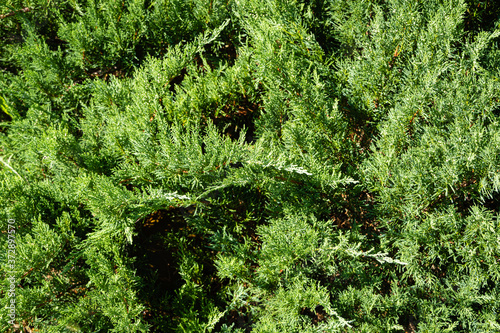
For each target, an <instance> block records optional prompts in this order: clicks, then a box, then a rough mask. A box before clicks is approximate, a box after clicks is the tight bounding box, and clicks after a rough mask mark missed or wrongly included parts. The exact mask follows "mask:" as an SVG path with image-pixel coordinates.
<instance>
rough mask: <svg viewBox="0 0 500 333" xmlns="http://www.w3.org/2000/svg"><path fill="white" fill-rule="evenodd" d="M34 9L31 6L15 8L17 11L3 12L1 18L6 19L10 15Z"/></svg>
mask: <svg viewBox="0 0 500 333" xmlns="http://www.w3.org/2000/svg"><path fill="white" fill-rule="evenodd" d="M32 10H33V8H29V7H25V8H21V9H19V10H15V11H13V12H10V13H7V14H1V15H0V19H4V18H6V17H9V16H14V15H16V14H17V13H19V12H22V13H28V12H30V11H32Z"/></svg>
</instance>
